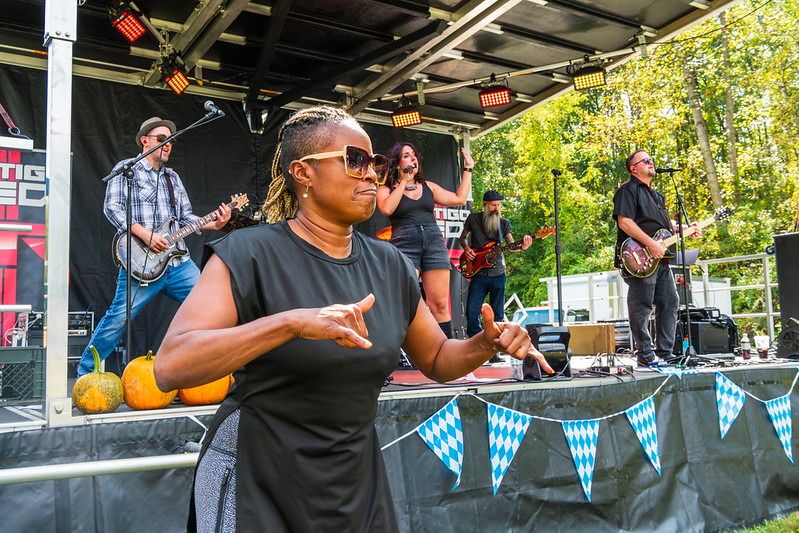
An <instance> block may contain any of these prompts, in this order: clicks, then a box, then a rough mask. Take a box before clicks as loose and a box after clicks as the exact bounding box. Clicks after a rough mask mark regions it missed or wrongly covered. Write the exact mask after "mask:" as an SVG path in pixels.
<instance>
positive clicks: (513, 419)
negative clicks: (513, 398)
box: [486, 403, 533, 495]
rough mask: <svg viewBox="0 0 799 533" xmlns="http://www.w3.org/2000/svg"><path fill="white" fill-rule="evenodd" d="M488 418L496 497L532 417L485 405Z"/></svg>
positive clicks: (492, 479) (492, 473) (492, 477)
mask: <svg viewBox="0 0 799 533" xmlns="http://www.w3.org/2000/svg"><path fill="white" fill-rule="evenodd" d="M486 406H487V416H488V453H489V455H490V457H491V482H492V483H493V485H494V494H495V495H496V493H497V489H499V485H500V484H501V483H502V478H503V477H504V476H505V471H506V470H507V469H508V466H510V463H511V461H513V456H514V455H515V454H516V450H518V449H519V445H520V444H521V443H522V439H523V438H524V435H525V433H527V428H528V427H529V426H530V420H532V418H533V417H531V416H530V415H526V414H524V413H520V412H518V411H514V410H513V409H506V408H504V407H501V406H499V405H495V404H493V403H486Z"/></svg>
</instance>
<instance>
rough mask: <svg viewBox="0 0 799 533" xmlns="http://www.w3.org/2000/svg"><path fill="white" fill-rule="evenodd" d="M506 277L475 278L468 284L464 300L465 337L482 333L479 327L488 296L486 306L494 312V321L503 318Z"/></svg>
mask: <svg viewBox="0 0 799 533" xmlns="http://www.w3.org/2000/svg"><path fill="white" fill-rule="evenodd" d="M506 277H507V276H505V274H501V275H499V276H491V277H489V276H475V277H473V278H472V280H471V281H470V282H469V296H468V297H467V298H466V336H467V337H473V336H475V335H477V334H478V333H480V332H481V331H483V328H482V326H480V316H481V314H482V313H481V309H482V307H483V301H484V300H485V299H486V295H488V304H489V305H490V306H491V309H493V310H494V319H495V320H500V321H501V320H502V318H503V317H504V316H505V279H506Z"/></svg>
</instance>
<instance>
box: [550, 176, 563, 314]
mask: <svg viewBox="0 0 799 533" xmlns="http://www.w3.org/2000/svg"><path fill="white" fill-rule="evenodd" d="M552 175H553V176H554V180H553V181H554V183H555V194H554V202H555V272H556V278H557V289H558V309H557V311H556V312H557V313H558V326H563V289H562V287H561V280H560V277H561V270H560V211H559V210H558V177H559V176H560V175H561V171H560V170H558V169H552Z"/></svg>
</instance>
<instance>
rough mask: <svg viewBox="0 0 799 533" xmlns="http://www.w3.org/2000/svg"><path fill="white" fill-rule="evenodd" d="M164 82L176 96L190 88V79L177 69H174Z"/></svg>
mask: <svg viewBox="0 0 799 533" xmlns="http://www.w3.org/2000/svg"><path fill="white" fill-rule="evenodd" d="M164 81H165V82H166V84H167V85H169V87H170V88H171V89H172V90H173V91H175V94H180V93H182V92H183V91H184V90H186V87H188V86H189V78H187V77H186V74H185V73H184V72H183V71H182V70H180V69H179V68H177V67H176V68H173V69H172V72H171V73H170V74H169V75H167V76H166V77H165V78H164Z"/></svg>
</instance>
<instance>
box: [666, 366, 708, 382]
mask: <svg viewBox="0 0 799 533" xmlns="http://www.w3.org/2000/svg"><path fill="white" fill-rule="evenodd" d="M658 372H660V373H661V374H667V375H670V376H677V377H678V378H680V379H682V377H683V376H685V375H686V374H698V373H699V372H698V371H697V370H696V369H695V368H691V369H688V370H686V369H684V368H674V367H670V366H663V367H660V366H659V367H658Z"/></svg>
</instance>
